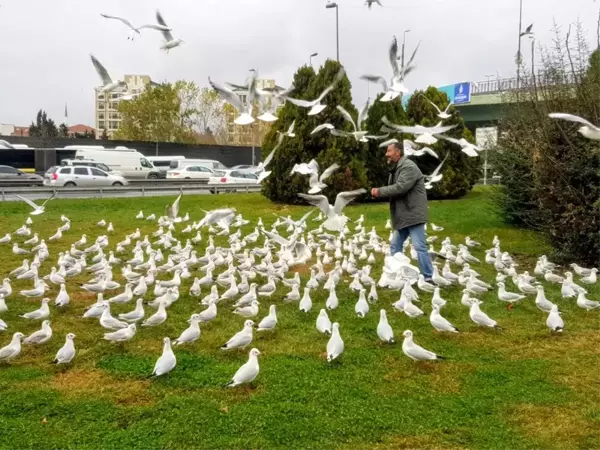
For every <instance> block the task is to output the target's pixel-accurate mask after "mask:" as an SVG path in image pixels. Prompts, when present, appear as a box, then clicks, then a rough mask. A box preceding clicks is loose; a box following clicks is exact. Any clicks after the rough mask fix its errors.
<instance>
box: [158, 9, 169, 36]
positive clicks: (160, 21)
mask: <svg viewBox="0 0 600 450" xmlns="http://www.w3.org/2000/svg"><path fill="white" fill-rule="evenodd" d="M156 21H157V22H158V23H159V24H160V25H162V26H163V27H166V28H167V29H166V30H161V32H162V34H163V37H164V38H165V41H167V42H169V41H172V40H173V35H172V34H171V32H170V31H169V30H170V28H169V26H168V25H167V23H166V22H165V19H163V16H162V15H161V13H160V11H159V10H156Z"/></svg>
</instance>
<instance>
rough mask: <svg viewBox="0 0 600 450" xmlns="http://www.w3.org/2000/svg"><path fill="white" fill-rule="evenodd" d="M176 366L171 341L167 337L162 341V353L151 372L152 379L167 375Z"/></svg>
mask: <svg viewBox="0 0 600 450" xmlns="http://www.w3.org/2000/svg"><path fill="white" fill-rule="evenodd" d="M176 364H177V358H175V353H173V350H172V349H171V339H169V338H168V337H166V338H164V339H163V352H162V355H160V357H159V358H158V359H157V360H156V364H155V365H154V370H153V371H152V378H156V377H160V376H161V375H165V374H167V373H169V372H170V371H171V370H173V369H174V368H175V365H176Z"/></svg>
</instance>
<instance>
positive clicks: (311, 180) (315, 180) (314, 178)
mask: <svg viewBox="0 0 600 450" xmlns="http://www.w3.org/2000/svg"><path fill="white" fill-rule="evenodd" d="M317 184H319V174H318V173H316V172H311V173H310V176H309V177H308V185H309V186H310V187H311V188H312V187H315V186H316V185H317Z"/></svg>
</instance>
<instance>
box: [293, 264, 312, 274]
mask: <svg viewBox="0 0 600 450" xmlns="http://www.w3.org/2000/svg"><path fill="white" fill-rule="evenodd" d="M311 267H312V264H301V265H298V266H294V267H292V268H290V272H292V273H295V272H298V273H299V274H300V275H310V268H311Z"/></svg>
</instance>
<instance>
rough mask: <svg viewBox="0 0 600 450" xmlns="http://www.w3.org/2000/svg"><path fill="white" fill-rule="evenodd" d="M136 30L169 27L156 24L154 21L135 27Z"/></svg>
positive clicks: (164, 28) (167, 28)
mask: <svg viewBox="0 0 600 450" xmlns="http://www.w3.org/2000/svg"><path fill="white" fill-rule="evenodd" d="M137 29H138V30H144V29H148V30H156V31H171V29H170V28H169V27H167V26H165V25H157V24H155V23H147V24H144V25H142V26H141V27H137Z"/></svg>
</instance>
